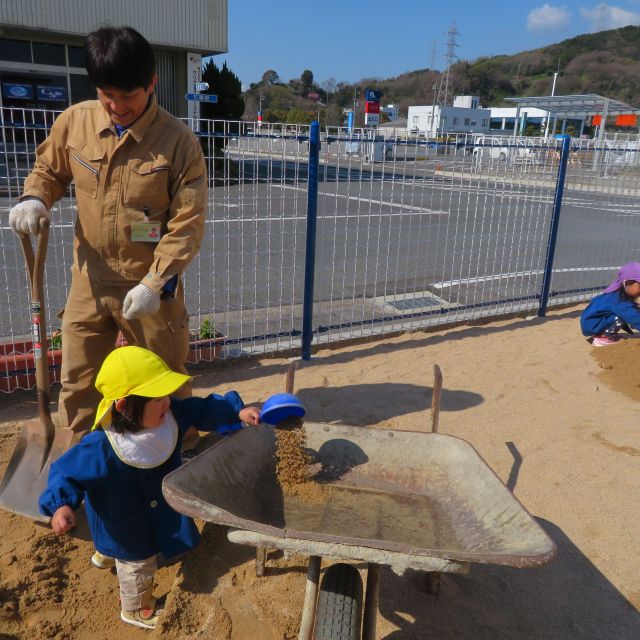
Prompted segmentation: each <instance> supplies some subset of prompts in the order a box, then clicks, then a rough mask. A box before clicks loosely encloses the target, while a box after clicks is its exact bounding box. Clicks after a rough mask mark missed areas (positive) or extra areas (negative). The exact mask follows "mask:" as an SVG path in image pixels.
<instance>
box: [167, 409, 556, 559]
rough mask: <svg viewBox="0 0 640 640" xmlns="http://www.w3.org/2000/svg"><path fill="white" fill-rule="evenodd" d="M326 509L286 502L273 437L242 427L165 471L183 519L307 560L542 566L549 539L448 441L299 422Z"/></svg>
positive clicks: (263, 429) (467, 453)
mask: <svg viewBox="0 0 640 640" xmlns="http://www.w3.org/2000/svg"><path fill="white" fill-rule="evenodd" d="M305 428H306V432H307V446H308V448H309V450H310V453H311V455H312V456H313V458H314V460H313V462H317V463H320V464H319V465H318V466H320V465H321V469H320V471H319V473H318V476H317V477H318V478H320V479H321V480H322V481H323V482H325V483H326V487H327V488H326V490H325V498H326V499H325V500H323V501H322V502H321V503H315V504H314V503H305V502H303V501H301V500H300V499H299V498H295V497H285V496H283V494H282V491H281V490H280V488H279V485H278V484H277V481H276V477H275V457H274V454H275V446H276V443H275V434H274V431H273V429H272V428H271V427H269V426H266V425H262V426H260V427H255V428H246V429H244V430H242V431H241V432H238V433H237V434H235V435H233V436H232V437H230V438H227V439H225V440H223V441H222V442H220V443H218V444H217V445H215V446H213V447H211V448H210V449H208V450H206V451H205V452H203V453H202V454H200V455H199V456H197V457H196V458H194V459H193V460H191V461H190V462H188V463H187V464H185V465H183V466H182V467H180V469H178V470H176V471H174V472H173V473H171V474H169V475H168V476H167V477H166V478H165V479H164V483H163V491H164V494H165V496H166V499H167V501H168V502H169V504H170V505H171V506H172V507H173V508H174V509H176V510H177V511H180V512H182V513H186V514H188V515H191V516H194V517H197V518H202V519H204V520H206V521H208V522H213V523H217V524H222V525H227V526H229V527H232V528H233V529H235V530H237V531H232V532H231V533H230V534H229V539H230V540H232V541H236V542H244V543H245V544H250V545H253V546H264V547H271V548H280V549H284V550H290V551H299V552H301V553H304V554H307V555H325V556H330V557H333V558H338V559H340V558H344V559H350V560H363V561H368V562H374V563H379V564H388V565H390V566H392V568H393V569H394V570H396V571H397V572H401V571H402V570H404V569H406V568H417V569H420V568H421V569H425V570H427V571H436V572H438V571H449V572H464V571H466V568H467V565H468V563H472V562H477V563H491V564H500V565H509V566H513V567H534V566H540V565H543V564H545V563H546V562H548V561H550V560H551V559H552V558H553V557H554V556H555V554H556V548H555V545H554V543H553V542H552V540H551V539H550V538H549V537H548V536H547V534H546V533H545V532H544V531H543V530H542V528H541V527H540V526H539V525H538V524H537V523H536V522H535V520H534V519H533V518H532V517H531V515H530V514H529V513H528V512H527V511H526V510H525V508H524V507H523V506H522V505H521V504H520V503H519V502H518V500H516V498H515V497H514V496H513V495H512V494H511V492H510V491H509V490H508V489H507V488H506V487H505V486H504V484H502V482H501V481H500V480H499V478H498V477H497V476H496V475H495V474H494V473H493V471H492V470H491V469H490V467H489V466H488V465H487V464H486V463H485V462H484V460H483V459H482V458H481V457H480V456H479V455H478V453H477V452H476V451H475V450H474V449H473V447H472V446H471V445H470V444H468V443H467V442H465V441H464V440H461V439H459V438H456V437H453V436H447V435H442V434H438V433H419V432H408V431H395V430H383V429H370V428H366V427H353V426H346V425H334V424H322V423H313V422H307V423H305Z"/></svg>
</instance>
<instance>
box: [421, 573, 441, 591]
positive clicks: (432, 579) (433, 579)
mask: <svg viewBox="0 0 640 640" xmlns="http://www.w3.org/2000/svg"><path fill="white" fill-rule="evenodd" d="M441 575H442V574H441V573H440V572H439V571H429V572H428V573H427V575H426V576H425V581H424V585H425V588H426V590H427V593H428V594H429V595H432V596H437V595H438V594H439V593H440V576H441Z"/></svg>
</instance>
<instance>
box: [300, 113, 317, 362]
mask: <svg viewBox="0 0 640 640" xmlns="http://www.w3.org/2000/svg"><path fill="white" fill-rule="evenodd" d="M319 165H320V123H319V122H318V121H317V120H316V121H314V122H312V123H311V127H310V128H309V177H308V180H307V245H306V252H305V259H304V301H303V305H302V359H303V360H311V340H312V338H313V330H312V322H313V281H314V276H315V268H316V264H315V262H316V220H317V217H318V172H319Z"/></svg>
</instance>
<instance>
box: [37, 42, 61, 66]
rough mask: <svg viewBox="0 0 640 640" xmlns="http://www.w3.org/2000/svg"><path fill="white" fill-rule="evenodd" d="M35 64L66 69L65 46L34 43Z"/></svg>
mask: <svg viewBox="0 0 640 640" xmlns="http://www.w3.org/2000/svg"><path fill="white" fill-rule="evenodd" d="M33 62H34V63H35V64H55V65H57V66H60V67H64V66H66V64H67V61H66V60H65V57H64V45H63V44H46V43H44V42H34V43H33Z"/></svg>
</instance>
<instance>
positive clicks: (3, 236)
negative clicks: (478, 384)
mask: <svg viewBox="0 0 640 640" xmlns="http://www.w3.org/2000/svg"><path fill="white" fill-rule="evenodd" d="M55 115H56V114H55V113H52V112H33V111H22V110H12V111H11V113H8V110H7V109H5V110H4V120H3V121H2V122H1V123H0V124H1V129H2V138H1V143H2V149H0V220H2V223H1V224H0V260H2V264H1V265H0V288H1V289H2V290H3V291H4V296H5V299H6V300H8V301H10V302H9V304H6V305H2V306H0V336H2V337H1V338H0V343H4V344H9V345H10V344H13V343H15V344H16V345H18V347H19V348H18V349H17V350H18V351H28V350H29V347H28V344H27V345H25V344H22V346H20V342H21V340H22V339H23V338H24V336H25V335H27V334H28V332H29V316H28V304H29V303H28V291H27V283H26V279H25V276H24V268H23V266H22V260H21V256H20V254H19V250H18V243H17V240H16V238H15V237H14V235H13V234H12V233H11V231H10V230H9V229H8V226H7V213H8V210H9V208H10V206H11V204H12V203H13V202H15V199H16V198H17V197H18V195H19V193H20V189H21V186H22V181H23V179H24V177H25V175H27V173H28V171H29V170H30V167H31V166H32V164H33V160H34V158H35V148H36V146H37V144H38V143H39V142H40V141H41V140H42V139H44V136H46V133H47V131H48V129H49V127H50V125H51V123H52V122H53V120H54V118H55ZM189 124H190V126H191V125H193V123H191V122H189ZM198 125H199V126H198V127H197V128H198V135H199V138H200V140H201V144H202V147H203V151H204V153H205V157H206V161H207V166H208V171H209V185H210V189H209V203H208V211H207V218H206V229H207V232H206V236H205V239H204V241H203V244H202V247H201V250H200V253H199V255H198V256H197V258H196V259H195V260H194V262H193V264H192V265H191V266H190V268H189V270H188V272H187V274H186V276H185V281H186V287H185V288H186V295H187V307H188V308H189V310H190V312H191V314H192V315H191V319H190V323H191V328H192V330H193V332H194V335H197V334H199V333H201V332H202V331H201V330H202V329H204V328H205V327H206V326H207V325H209V326H211V325H214V326H215V327H216V328H217V329H218V330H219V331H220V332H221V333H223V334H224V336H225V337H224V340H223V344H222V345H221V346H220V345H219V344H216V345H215V348H211V349H208V350H195V349H194V351H193V352H192V353H193V357H192V359H193V360H194V361H198V360H199V359H210V358H211V357H234V356H237V355H241V354H245V353H261V352H266V351H278V350H283V349H292V348H296V349H297V348H301V349H302V354H303V357H310V354H311V346H312V344H314V343H330V342H333V341H336V340H343V339H350V338H355V337H359V336H365V335H372V334H384V333H386V332H389V331H399V330H411V329H417V328H424V327H429V326H434V325H438V324H443V323H451V322H460V321H473V320H475V319H478V318H485V317H497V316H500V315H504V314H509V313H516V312H527V313H531V314H538V313H544V312H545V310H546V308H547V306H554V305H557V304H562V303H565V302H578V301H581V300H586V299H588V298H589V297H590V296H591V295H593V293H594V292H597V291H598V290H600V289H601V288H602V287H603V286H604V285H606V284H607V283H608V282H609V281H611V280H612V279H613V277H614V276H615V272H616V270H617V269H618V266H619V265H620V264H622V263H624V262H628V261H629V260H633V259H637V251H638V249H637V244H638V242H637V241H638V238H639V234H638V230H639V220H640V218H639V216H640V197H639V196H640V193H639V192H638V188H636V185H637V184H638V180H637V177H638V174H639V173H640V163H639V160H640V153H639V144H638V137H637V136H635V137H628V138H621V137H617V138H615V139H606V140H605V141H604V142H603V143H602V144H601V145H600V146H599V147H598V146H597V144H596V142H595V141H592V140H571V141H566V142H563V141H562V140H555V139H543V138H517V139H515V140H514V139H513V138H512V137H500V136H493V137H489V136H478V135H466V136H446V137H442V138H439V139H431V140H428V139H422V138H421V139H417V138H415V137H411V136H407V137H403V136H398V135H390V134H388V133H387V132H385V131H384V130H383V129H380V130H379V131H377V132H375V133H373V132H371V131H362V130H355V131H352V132H348V131H346V130H344V129H338V128H325V129H320V127H318V126H317V125H314V126H313V127H312V128H311V129H310V127H309V126H300V125H296V126H291V125H283V124H278V125H270V124H264V125H262V126H261V127H260V126H259V125H258V124H257V123H240V122H221V121H205V120H202V121H200V122H199V123H198ZM396 133H397V132H396ZM316 134H317V138H316ZM563 167H564V169H563ZM563 172H564V173H563ZM74 207H75V199H74V197H73V187H72V188H71V189H70V192H69V194H68V195H67V196H66V197H65V198H63V199H62V200H61V201H60V202H59V203H58V204H57V205H56V206H55V208H54V211H53V214H52V218H53V227H52V230H51V236H50V250H49V258H48V264H47V283H46V284H47V296H46V297H47V304H48V314H49V316H48V317H49V318H50V319H51V320H53V321H51V320H50V324H51V325H52V326H53V327H54V328H55V318H56V315H57V313H58V311H59V310H60V309H61V308H62V307H63V306H64V302H65V299H66V295H67V291H68V288H69V285H70V275H69V267H70V263H71V260H72V236H73V224H74V218H75V211H74ZM20 360H21V359H20V358H19V357H18V356H13V361H11V356H9V359H8V360H7V359H5V360H4V361H2V360H1V359H0V389H2V382H3V380H4V381H5V382H6V385H5V390H6V389H7V388H14V387H16V386H17V387H28V386H32V382H30V379H29V378H28V377H25V376H24V375H23V376H22V377H19V373H16V372H20V371H22V373H23V374H24V373H25V372H26V373H28V369H29V365H28V363H27V364H24V362H23V363H22V364H21V363H20V362H19V361H20ZM3 362H4V364H3ZM21 367H22V368H21ZM54 371H55V370H54Z"/></svg>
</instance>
